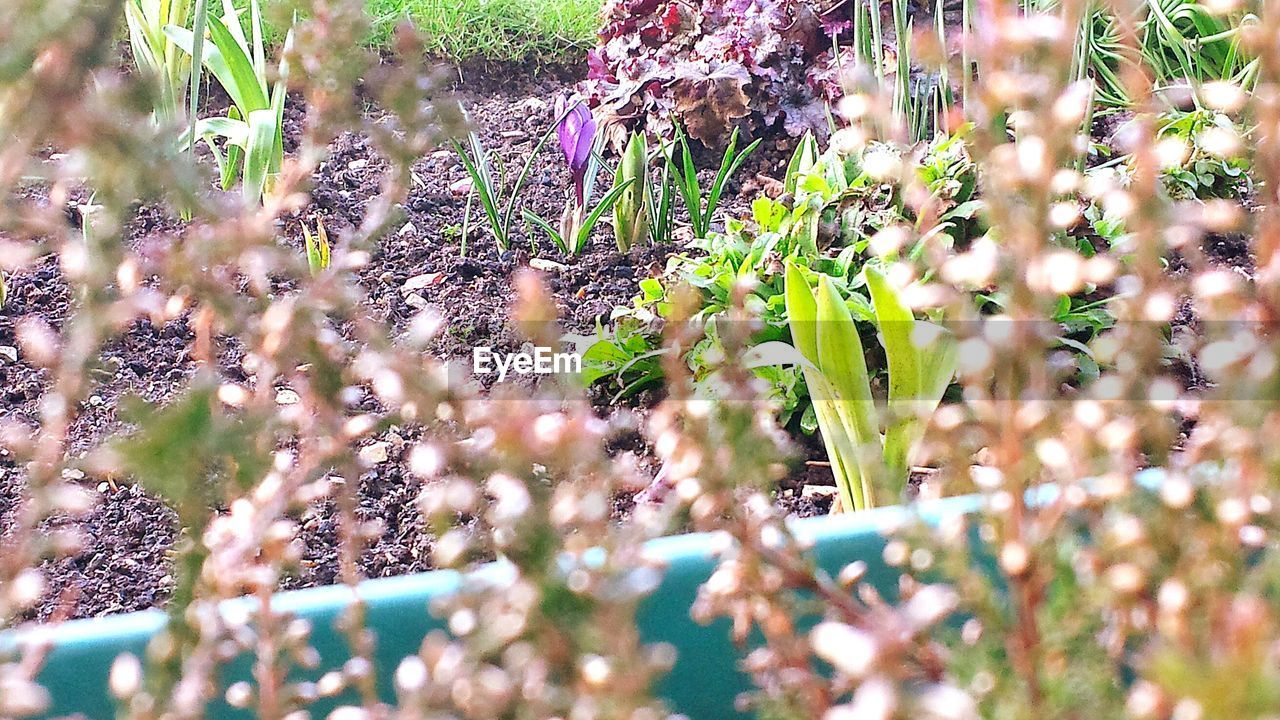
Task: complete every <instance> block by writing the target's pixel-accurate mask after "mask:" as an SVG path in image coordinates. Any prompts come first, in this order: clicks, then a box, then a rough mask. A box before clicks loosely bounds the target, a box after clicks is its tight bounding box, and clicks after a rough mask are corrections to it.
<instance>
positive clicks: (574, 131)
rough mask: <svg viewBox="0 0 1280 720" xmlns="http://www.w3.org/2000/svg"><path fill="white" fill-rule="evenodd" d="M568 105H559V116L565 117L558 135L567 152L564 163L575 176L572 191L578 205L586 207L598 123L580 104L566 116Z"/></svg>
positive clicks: (561, 103)
mask: <svg viewBox="0 0 1280 720" xmlns="http://www.w3.org/2000/svg"><path fill="white" fill-rule="evenodd" d="M565 108H566V103H565V101H564V100H563V99H561V100H559V101H558V102H557V107H556V116H557V117H563V118H564V119H563V120H561V121H560V126H559V127H558V128H556V134H557V135H558V136H559V138H560V148H561V149H562V150H564V159H565V162H567V163H568V164H569V173H570V174H571V175H572V176H573V190H574V193H575V197H576V198H577V206H578V207H579V208H581V207H582V206H583V205H585V204H586V202H587V198H586V196H585V187H586V180H587V169H588V168H589V167H590V165H591V148H592V147H593V146H594V145H595V139H596V121H595V118H594V117H592V116H591V110H589V109H588V108H587V106H586V105H584V104H582V103H581V102H578V104H576V105H574V106H573V109H572V110H570V111H569V112H568V114H565Z"/></svg>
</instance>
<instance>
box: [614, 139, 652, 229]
mask: <svg viewBox="0 0 1280 720" xmlns="http://www.w3.org/2000/svg"><path fill="white" fill-rule="evenodd" d="M648 159H649V149H648V147H647V143H646V142H645V139H644V135H642V134H640V133H632V134H631V139H630V140H629V141H627V149H626V150H625V151H624V152H623V153H622V159H621V160H620V161H619V162H618V170H617V172H616V173H615V174H614V187H619V186H621V185H623V184H624V183H629V187H628V188H627V190H626V192H625V193H623V194H622V195H621V196H620V197H619V198H618V202H617V204H616V205H614V208H613V234H614V238H615V239H616V240H617V242H618V250H620V251H622V252H626V251H627V250H629V249H630V248H631V246H632V245H635V244H636V243H638V242H640V240H642V239H643V238H644V237H645V236H646V235H648V233H649V224H650V218H649V206H650V205H651V204H652V201H651V199H650V198H649V193H650V190H649V164H648Z"/></svg>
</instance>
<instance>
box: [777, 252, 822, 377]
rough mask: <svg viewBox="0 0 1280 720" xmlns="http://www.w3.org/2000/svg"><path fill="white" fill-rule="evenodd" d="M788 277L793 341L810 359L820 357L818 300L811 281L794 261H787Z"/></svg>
mask: <svg viewBox="0 0 1280 720" xmlns="http://www.w3.org/2000/svg"><path fill="white" fill-rule="evenodd" d="M786 273H787V277H786V281H785V283H786V284H785V286H784V288H783V293H784V294H785V295H786V300H787V302H786V305H787V319H788V322H789V324H790V328H791V341H792V342H793V343H795V344H796V347H797V348H799V349H800V352H801V353H802V354H803V355H804V356H805V357H807V358H809V359H810V360H812V361H814V362H817V359H818V328H817V320H818V302H817V300H815V299H814V297H813V291H812V290H810V289H809V281H808V280H805V278H804V273H802V272H801V271H800V268H798V267H796V265H795V264H794V263H791V262H790V261H788V262H787V269H786Z"/></svg>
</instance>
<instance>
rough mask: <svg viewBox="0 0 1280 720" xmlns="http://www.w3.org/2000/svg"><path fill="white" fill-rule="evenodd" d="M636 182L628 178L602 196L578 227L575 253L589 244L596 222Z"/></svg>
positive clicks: (574, 244)
mask: <svg viewBox="0 0 1280 720" xmlns="http://www.w3.org/2000/svg"><path fill="white" fill-rule="evenodd" d="M634 183H635V181H634V180H627V181H626V182H623V183H622V184H621V185H616V186H614V187H613V189H611V190H610V191H609V192H608V193H606V194H605V196H604V197H602V198H600V202H598V203H596V206H595V208H594V209H592V211H591V212H590V213H588V214H587V217H586V219H585V220H583V222H582V227H580V228H578V235H577V238H576V239H575V240H574V243H573V254H574V255H577V254H579V253H581V252H582V249H583V248H584V247H586V246H587V241H588V240H590V239H591V232H592V230H594V229H595V226H596V223H598V222H600V218H601V217H603V216H604V214H605V213H607V212H609V211H610V210H612V209H613V206H614V203H616V202H618V198H620V197H622V193H624V192H626V191H627V189H628V188H630V187H631V186H632V185H633V184H634Z"/></svg>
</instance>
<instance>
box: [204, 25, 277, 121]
mask: <svg viewBox="0 0 1280 720" xmlns="http://www.w3.org/2000/svg"><path fill="white" fill-rule="evenodd" d="M237 25H238V23H237ZM209 38H210V40H212V41H213V44H214V46H215V47H216V48H217V49H218V51H219V52H220V53H221V55H222V58H223V60H225V61H226V65H227V69H228V71H229V72H230V73H231V77H232V81H233V83H234V84H235V86H236V88H237V90H238V92H239V93H240V97H241V99H242V100H243V102H242V103H237V104H239V105H240V107H241V110H244V111H246V113H251V112H254V111H255V110H262V109H264V108H267V107H270V101H269V100H268V99H267V90H266V85H265V84H264V83H261V82H259V81H258V75H257V72H256V71H255V70H254V66H253V60H252V59H251V58H250V57H249V55H248V54H247V53H246V52H245V47H244V45H243V44H242V43H241V42H239V41H238V40H237V38H234V37H232V35H231V32H230V31H229V30H228V29H227V26H226V25H224V24H223V23H222V21H221V20H219V19H218V18H215V17H210V18H209ZM210 69H212V68H210ZM219 80H221V78H219Z"/></svg>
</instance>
